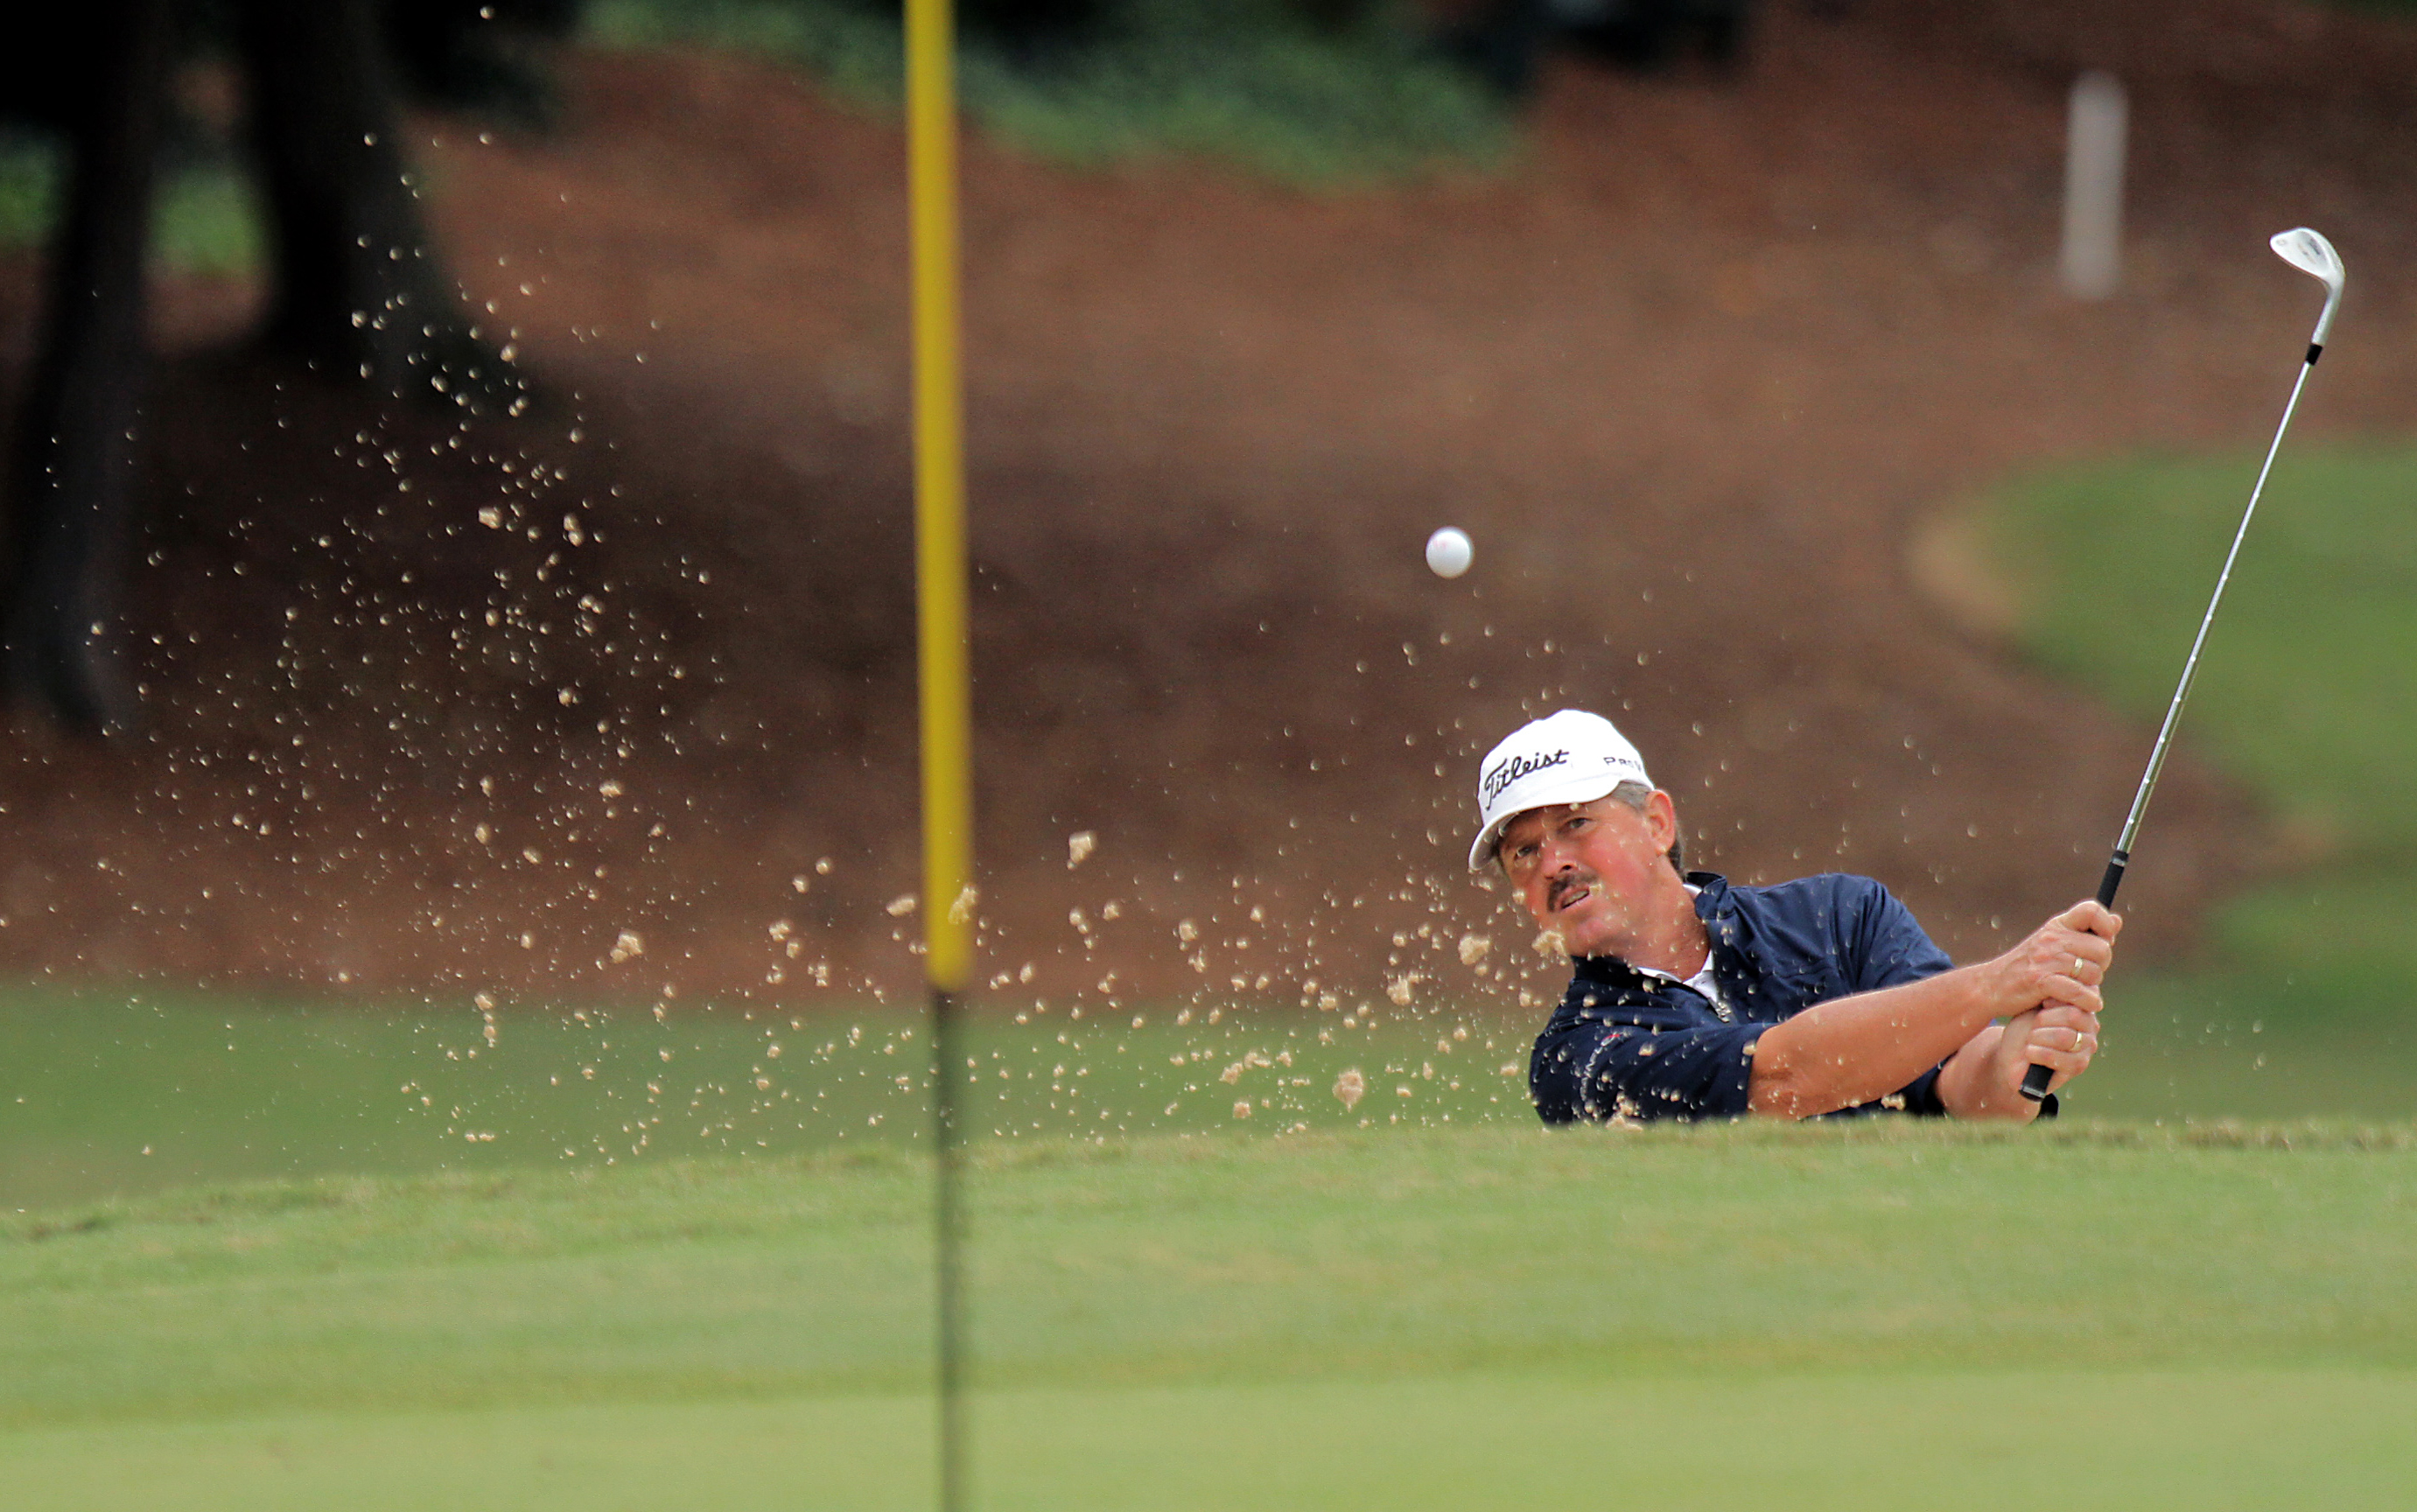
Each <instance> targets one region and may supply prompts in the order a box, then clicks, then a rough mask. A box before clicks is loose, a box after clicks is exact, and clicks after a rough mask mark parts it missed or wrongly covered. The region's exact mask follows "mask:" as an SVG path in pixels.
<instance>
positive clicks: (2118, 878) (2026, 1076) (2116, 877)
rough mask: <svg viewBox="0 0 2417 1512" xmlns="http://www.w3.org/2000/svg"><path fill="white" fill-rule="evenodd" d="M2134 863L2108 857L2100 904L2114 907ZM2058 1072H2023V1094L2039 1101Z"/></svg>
mask: <svg viewBox="0 0 2417 1512" xmlns="http://www.w3.org/2000/svg"><path fill="white" fill-rule="evenodd" d="M2131 864H2132V856H2131V854H2130V853H2129V852H2126V851H2118V852H2116V853H2115V854H2112V855H2110V856H2108V857H2107V858H2106V874H2105V876H2103V877H2100V878H2099V879H2098V906H2099V907H2101V908H2113V907H2114V906H2115V894H2116V893H2117V892H2118V891H2119V890H2120V889H2121V887H2122V885H2123V869H2124V868H2125V867H2127V866H2130V865H2131ZM2055 1079H2056V1073H2055V1072H2054V1071H2051V1070H2049V1069H2048V1068H2047V1067H2046V1066H2032V1067H2031V1068H2030V1069H2029V1070H2028V1071H2025V1072H2024V1073H2023V1096H2026V1097H2028V1098H2029V1099H2030V1100H2031V1101H2033V1102H2038V1101H2039V1100H2040V1099H2041V1098H2043V1097H2045V1096H2047V1084H2048V1083H2049V1082H2050V1081H2054V1080H2055Z"/></svg>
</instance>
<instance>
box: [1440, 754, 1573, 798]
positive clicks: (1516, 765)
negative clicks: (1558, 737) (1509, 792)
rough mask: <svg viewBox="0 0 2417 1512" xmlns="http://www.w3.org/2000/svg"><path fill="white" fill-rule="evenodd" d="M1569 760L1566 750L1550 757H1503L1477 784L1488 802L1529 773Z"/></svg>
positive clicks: (1523, 755)
mask: <svg viewBox="0 0 2417 1512" xmlns="http://www.w3.org/2000/svg"><path fill="white" fill-rule="evenodd" d="M1569 759H1570V753H1569V752H1568V751H1566V750H1557V751H1555V752H1553V753H1552V754H1551V755H1550V756H1528V755H1525V754H1522V755H1518V756H1509V757H1505V758H1504V759H1503V760H1502V761H1501V762H1499V763H1497V764H1496V765H1495V767H1494V769H1493V770H1492V771H1490V772H1488V773H1486V774H1485V776H1484V778H1483V779H1482V780H1481V781H1480V782H1479V788H1480V790H1481V791H1482V792H1483V793H1484V794H1485V796H1486V797H1487V798H1488V799H1489V800H1490V799H1492V798H1493V797H1494V796H1495V795H1496V794H1499V793H1500V792H1501V791H1502V790H1503V789H1504V788H1507V787H1509V786H1510V785H1511V784H1512V783H1513V782H1516V781H1518V780H1519V779H1521V778H1523V777H1526V776H1528V774H1529V773H1531V772H1541V771H1543V769H1544V768H1546V767H1548V766H1558V765H1560V764H1562V763H1563V762H1566V761H1568V760H1569ZM1462 780H1463V781H1466V780H1467V779H1465V778H1464V779H1462Z"/></svg>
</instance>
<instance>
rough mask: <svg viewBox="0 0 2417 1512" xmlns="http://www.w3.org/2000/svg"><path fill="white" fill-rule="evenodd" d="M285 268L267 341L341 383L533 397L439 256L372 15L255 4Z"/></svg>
mask: <svg viewBox="0 0 2417 1512" xmlns="http://www.w3.org/2000/svg"><path fill="white" fill-rule="evenodd" d="M242 43H243V52H244V57H245V61H246V62H247V63H248V64H249V65H250V69H249V71H250V73H251V95H252V107H251V114H252V126H253V132H254V144H255V150H256V151H257V153H258V155H259V158H260V165H261V174H262V179H263V185H264V188H265V189H266V191H267V193H266V199H267V203H268V215H269V222H270V225H269V244H270V247H271V249H272V254H273V258H274V262H275V270H274V271H275V285H274V295H273V298H274V303H273V305H272V308H271V312H270V317H269V326H268V338H269V340H271V341H272V342H273V343H275V344H277V345H280V346H282V347H285V348H287V349H289V350H291V351H294V352H297V353H299V354H301V355H303V356H305V357H307V358H310V359H312V360H313V361H315V362H316V363H318V364H319V365H320V367H321V368H322V370H326V371H328V372H330V373H332V374H334V375H336V376H340V377H353V376H357V377H358V378H360V379H362V380H364V381H367V382H369V383H371V384H373V385H375V386H378V387H380V388H383V389H385V390H386V391H387V392H388V393H391V394H393V395H395V396H397V397H402V396H404V395H411V396H414V397H419V398H434V397H439V396H441V397H443V398H445V399H449V400H451V401H454V402H456V403H459V404H462V405H464V407H473V406H479V407H483V405H484V404H485V403H486V402H487V401H502V402H509V401H510V398H511V396H513V395H516V394H517V393H519V391H520V385H519V384H518V382H517V381H516V380H514V378H513V377H512V375H511V372H510V370H509V368H508V367H507V366H506V365H505V364H504V363H503V362H502V361H501V360H500V359H499V358H498V357H497V356H496V355H495V354H494V352H492V351H490V350H488V349H487V348H486V347H485V346H484V345H482V344H481V343H480V342H479V341H478V340H475V339H473V338H472V337H471V335H470V331H469V321H468V319H467V318H466V311H465V310H464V306H463V299H462V295H461V291H460V290H459V289H458V288H457V287H456V286H455V285H454V284H453V282H452V280H450V279H449V278H448V277H447V276H446V275H445V273H444V270H443V268H442V266H441V265H440V263H439V262H438V260H437V258H436V256H435V254H434V252H433V250H432V249H430V247H429V246H428V238H427V233H426V231H425V229H424V228H423V226H422V225H421V222H420V218H419V209H418V202H417V200H416V199H415V198H414V196H413V193H412V189H411V184H410V180H409V177H408V170H407V168H406V167H405V165H404V162H403V150H402V143H401V141H400V138H399V136H398V134H397V133H398V129H399V126H398V119H399V113H398V111H397V109H396V103H395V92H394V86H393V82H392V78H391V74H390V71H389V69H388V67H387V60H386V57H385V54H384V53H383V51H382V50H381V47H380V33H379V29H378V15H377V9H376V7H375V5H374V4H373V3H372V0H244V5H243V10H242Z"/></svg>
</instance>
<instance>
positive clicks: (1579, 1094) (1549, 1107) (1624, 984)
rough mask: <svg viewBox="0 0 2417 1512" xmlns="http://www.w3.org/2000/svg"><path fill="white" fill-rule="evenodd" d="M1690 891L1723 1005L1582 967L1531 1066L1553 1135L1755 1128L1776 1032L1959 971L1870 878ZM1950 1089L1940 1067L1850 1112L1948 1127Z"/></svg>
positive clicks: (1614, 965) (1716, 881) (1652, 980)
mask: <svg viewBox="0 0 2417 1512" xmlns="http://www.w3.org/2000/svg"><path fill="white" fill-rule="evenodd" d="M1687 880H1688V881H1689V882H1690V883H1693V884H1695V885H1697V886H1698V887H1700V888H1701V889H1702V891H1700V892H1698V893H1697V894H1696V895H1695V915H1696V916H1697V917H1698V918H1701V919H1702V920H1703V921H1704V928H1705V932H1706V933H1707V934H1708V935H1710V940H1711V968H1712V980H1713V981H1714V982H1715V983H1716V984H1717V985H1718V986H1719V988H1720V997H1721V999H1722V1001H1721V1003H1719V1004H1715V1003H1712V1002H1710V1001H1709V1000H1708V999H1706V998H1705V996H1704V995H1703V994H1702V993H1701V992H1698V991H1696V990H1694V989H1693V988H1690V987H1687V986H1685V985H1683V984H1681V983H1679V982H1674V981H1670V980H1667V979H1664V978H1659V977H1652V976H1648V975H1644V974H1643V973H1641V972H1638V971H1637V970H1635V969H1634V967H1631V966H1630V965H1629V964H1628V963H1627V962H1626V961H1624V960H1619V958H1618V957H1616V956H1589V957H1584V958H1581V959H1580V960H1578V961H1577V963H1576V964H1577V971H1576V975H1574V976H1573V977H1572V978H1571V981H1570V990H1569V994H1568V995H1567V996H1566V997H1564V998H1563V999H1562V1000H1561V1005H1560V1006H1559V1007H1558V1009H1556V1010H1554V1013H1553V1017H1552V1021H1550V1022H1548V1023H1547V1024H1545V1026H1544V1032H1543V1034H1541V1035H1539V1036H1536V1049H1535V1053H1534V1054H1533V1055H1532V1056H1530V1057H1529V1059H1528V1093H1529V1095H1530V1096H1533V1097H1534V1098H1535V1100H1536V1111H1537V1112H1538V1113H1539V1114H1541V1115H1543V1120H1544V1122H1546V1123H1548V1124H1570V1123H1576V1122H1579V1121H1580V1120H1589V1121H1594V1122H1603V1121H1606V1120H1609V1119H1614V1118H1619V1119H1626V1120H1633V1121H1636V1122H1640V1123H1642V1122H1649V1121H1652V1120H1655V1119H1663V1118H1675V1119H1704V1118H1738V1117H1741V1116H1743V1115H1744V1113H1745V1111H1746V1081H1747V1078H1748V1076H1749V1074H1750V1073H1751V1072H1752V1070H1753V1068H1754V1047H1755V1042H1756V1040H1757V1039H1759V1038H1760V1037H1761V1036H1762V1032H1763V1031H1764V1030H1766V1029H1768V1028H1770V1027H1771V1025H1772V1024H1775V1023H1778V1022H1780V1021H1783V1020H1786V1019H1789V1018H1792V1017H1794V1016H1795V1015H1797V1014H1799V1013H1801V1012H1802V1011H1803V1010H1804V1009H1806V1008H1809V1007H1811V1006H1812V1005H1814V1004H1816V1003H1825V1002H1827V1001H1829V1000H1830V999H1832V998H1839V997H1847V996H1849V995H1851V994H1853V993H1856V992H1869V991H1872V990H1876V989H1878V988H1883V987H1894V986H1897V985H1898V984H1900V983H1903V982H1918V981H1920V980H1922V979H1923V977H1925V976H1935V975H1938V973H1940V972H1943V971H1946V970H1949V969H1950V968H1952V967H1953V965H1954V964H1955V963H1954V962H1953V960H1949V959H1948V957H1947V953H1946V952H1945V951H1943V950H1941V949H1939V948H1938V946H1937V945H1933V944H1932V943H1931V941H1930V936H1928V935H1926V934H1924V933H1923V932H1922V926H1921V925H1920V924H1917V923H1916V922H1914V917H1913V915H1912V913H1911V912H1910V911H1908V909H1907V908H1906V906H1905V905H1904V904H1903V903H1900V902H1898V901H1897V900H1896V899H1895V898H1894V897H1893V896H1891V895H1890V893H1889V890H1888V889H1887V888H1886V887H1883V886H1881V885H1879V884H1878V883H1877V882H1874V881H1873V880H1872V879H1871V878H1869V877H1849V876H1843V875H1840V874H1837V873H1835V872H1832V873H1828V874H1825V875H1822V876H1817V877H1801V878H1799V879H1797V880H1796V881H1794V882H1783V883H1781V884H1779V885H1777V886H1772V887H1732V886H1730V885H1728V883H1727V882H1726V881H1725V880H1724V879H1723V878H1721V877H1719V876H1716V875H1714V874H1713V873H1711V872H1709V871H1696V872H1691V873H1689V874H1688V877H1687ZM1881 1108H1888V1109H1895V1110H1901V1111H1905V1112H1909V1113H1927V1114H1933V1115H1937V1114H1943V1113H1945V1112H1946V1111H1947V1110H1946V1108H1945V1106H1944V1105H1943V1104H1941V1103H1940V1102H1939V1100H1938V1069H1937V1068H1936V1067H1933V1068H1932V1069H1930V1070H1928V1071H1925V1072H1923V1074H1922V1075H1921V1076H1919V1077H1916V1078H1915V1079H1914V1080H1913V1081H1912V1082H1911V1083H1909V1084H1908V1085H1907V1086H1906V1087H1904V1088H1902V1089H1901V1090H1899V1091H1897V1092H1895V1093H1893V1094H1892V1095H1891V1096H1887V1097H1883V1098H1881V1099H1880V1101H1879V1102H1877V1103H1871V1104H1866V1105H1864V1107H1863V1108H1861V1109H1855V1110H1849V1111H1857V1112H1862V1111H1874V1110H1877V1109H1881ZM2042 1111H2043V1112H2045V1111H2048V1110H2045V1109H2043V1110H2042Z"/></svg>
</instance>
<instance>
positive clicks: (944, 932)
mask: <svg viewBox="0 0 2417 1512" xmlns="http://www.w3.org/2000/svg"><path fill="white" fill-rule="evenodd" d="M952 31H953V23H952V19H951V17H950V0H906V177H907V203H908V210H909V215H910V230H911V238H912V243H913V256H914V307H915V308H914V328H915V605H916V649H917V666H918V670H919V673H920V678H919V683H920V692H921V702H922V734H923V750H922V756H923V763H922V764H923V938H924V942H925V946H926V948H927V949H928V951H929V952H930V953H929V954H928V955H926V956H925V958H924V966H925V973H926V975H927V977H928V979H929V981H930V983H931V987H932V1116H933V1134H934V1139H935V1170H936V1177H935V1213H934V1217H935V1261H936V1266H935V1269H936V1272H937V1275H936V1284H937V1288H938V1296H937V1308H936V1311H937V1333H938V1353H939V1358H938V1367H939V1370H938V1374H939V1380H938V1395H939V1493H940V1495H939V1504H940V1508H941V1512H956V1509H957V1508H959V1507H961V1506H963V1505H964V1504H965V1448H964V1445H965V1402H964V1385H965V1369H964V1366H965V1360H964V1353H963V1348H962V1339H963V1338H964V1322H965V1320H964V1306H963V1297H962V1292H961V1279H962V1275H961V1267H960V1263H959V1261H960V1256H959V1243H958V1241H959V1230H960V1226H961V1222H960V1220H961V1214H960V1208H959V1193H958V1183H959V1172H958V1148H957V1147H958V1142H959V1134H960V1131H959V1129H958V1127H957V1086H956V1081H957V1079H956V1069H955V1067H956V1062H957V1059H958V1054H959V1051H958V1045H957V1023H956V1018H957V1015H956V1009H957V996H958V994H959V993H961V992H962V991H964V990H965V985H966V982H967V980H968V978H969V976H970V975H971V973H972V970H973V934H974V920H973V913H974V890H973V809H974V792H973V757H972V746H973V675H972V658H971V654H970V650H969V647H968V643H967V641H968V638H967V633H966V626H965V598H966V584H965V579H966V565H965V381H964V373H963V370H962V367H961V364H960V360H959V355H958V343H959V332H960V321H959V315H958V308H957V295H958V275H957V107H956V82H955V78H954V65H953V59H952V57H951V53H952V51H953V37H952Z"/></svg>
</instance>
